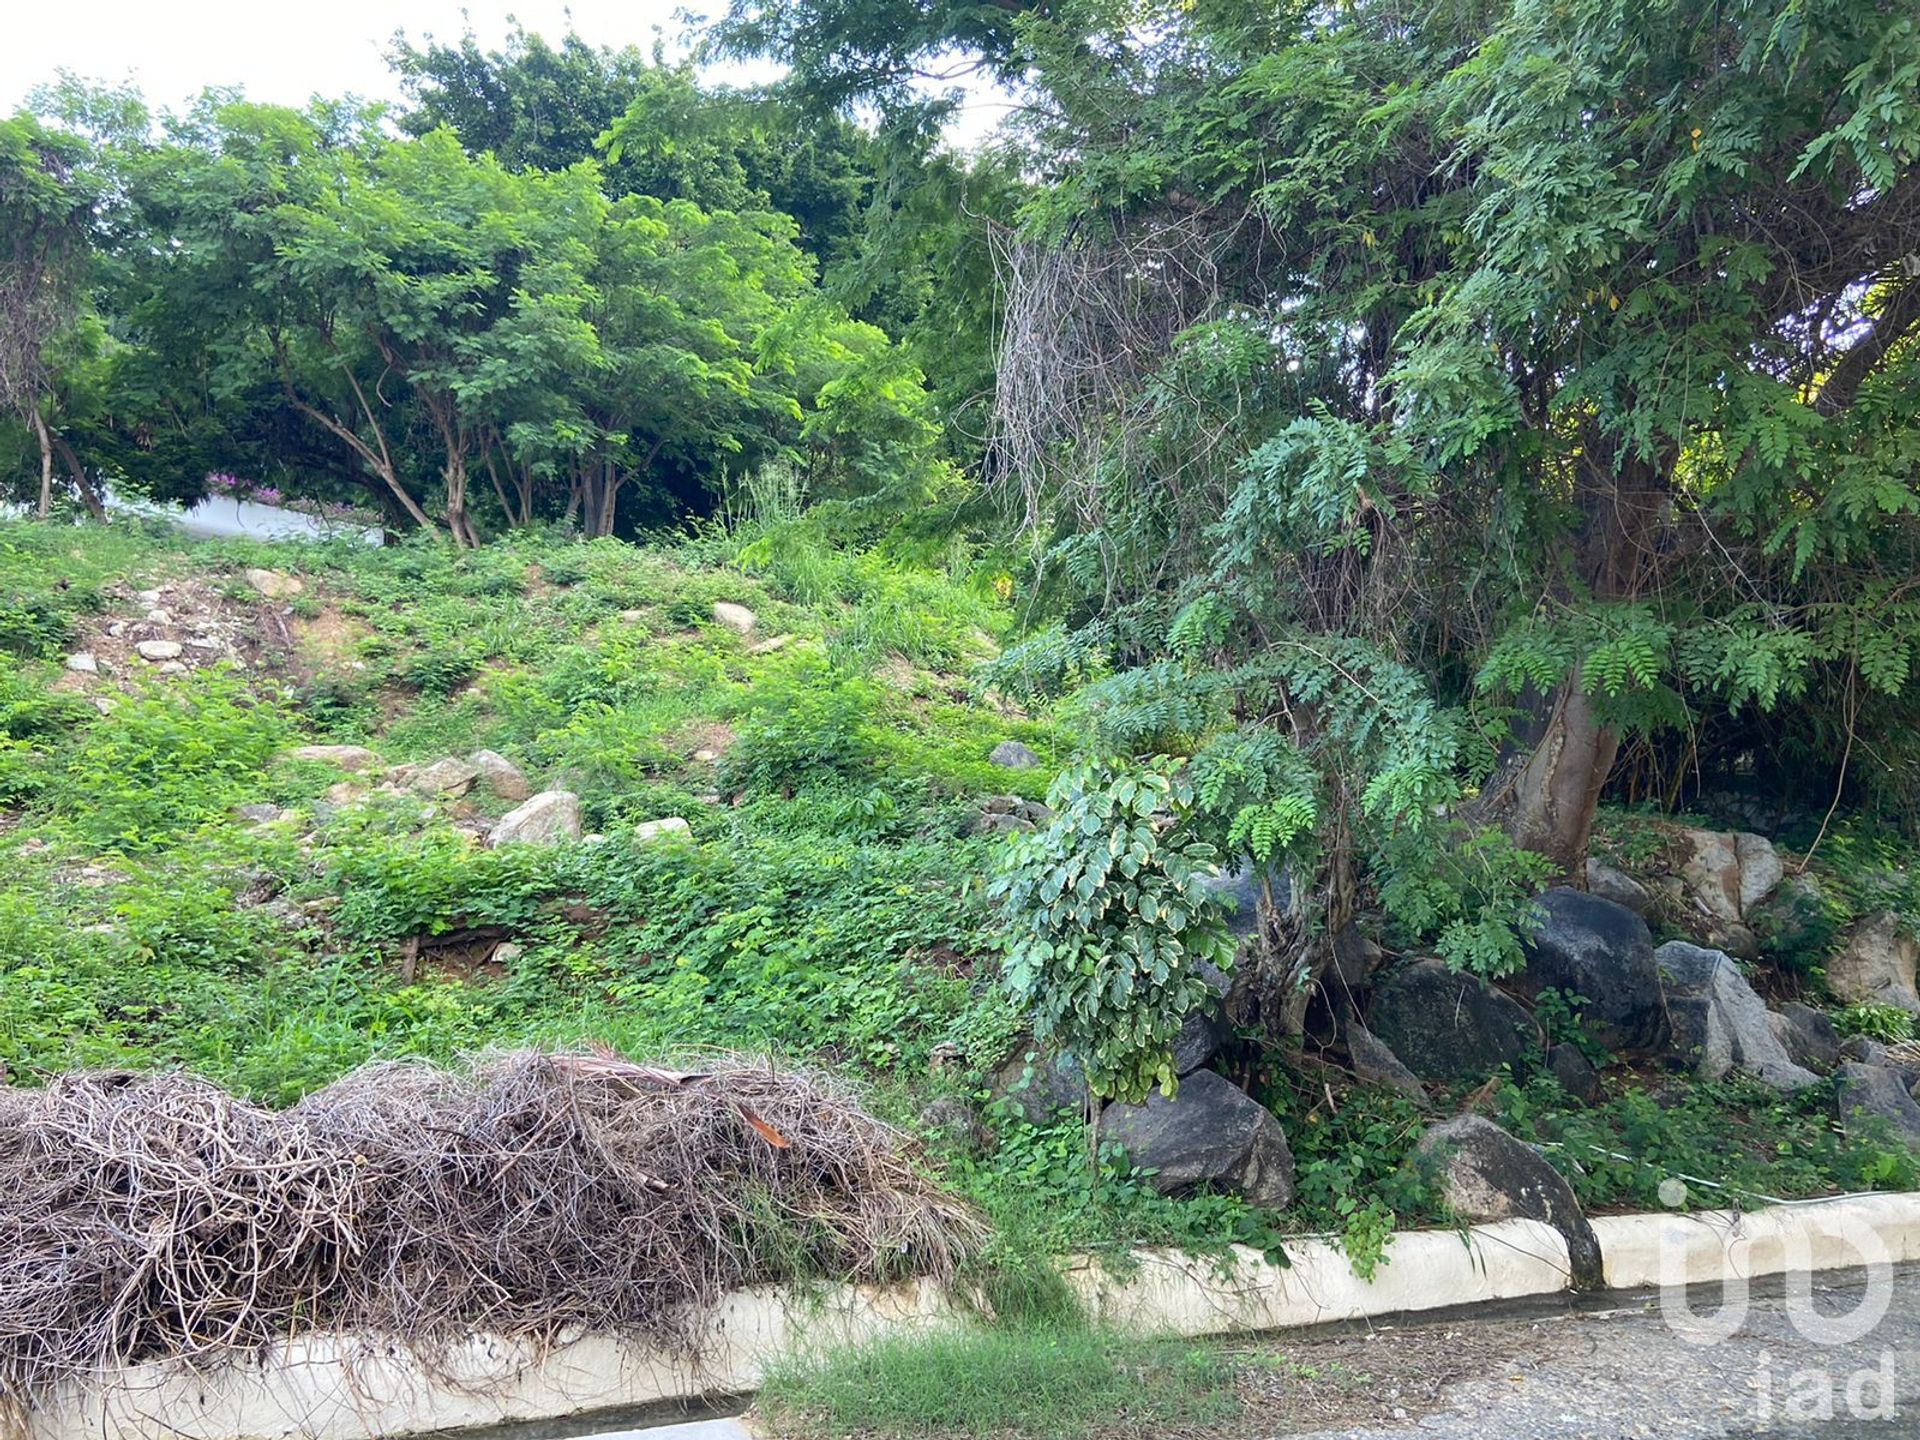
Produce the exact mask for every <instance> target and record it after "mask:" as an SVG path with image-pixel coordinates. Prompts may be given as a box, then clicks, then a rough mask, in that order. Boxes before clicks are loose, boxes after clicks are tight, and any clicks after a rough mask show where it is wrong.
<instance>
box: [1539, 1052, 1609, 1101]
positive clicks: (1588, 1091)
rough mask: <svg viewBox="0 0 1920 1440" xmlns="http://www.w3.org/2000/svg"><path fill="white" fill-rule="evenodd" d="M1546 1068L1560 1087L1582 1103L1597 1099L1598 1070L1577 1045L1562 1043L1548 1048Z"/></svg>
mask: <svg viewBox="0 0 1920 1440" xmlns="http://www.w3.org/2000/svg"><path fill="white" fill-rule="evenodd" d="M1547 1069H1548V1070H1549V1071H1551V1072H1552V1073H1553V1078H1554V1079H1555V1080H1557V1081H1559V1082H1560V1088H1561V1089H1562V1090H1564V1091H1566V1092H1567V1094H1568V1095H1569V1096H1570V1097H1571V1098H1573V1099H1575V1100H1578V1101H1579V1102H1580V1103H1581V1104H1582V1105H1592V1104H1594V1103H1595V1102H1596V1101H1598V1100H1599V1098H1600V1072H1599V1071H1598V1070H1596V1069H1594V1068H1593V1062H1592V1061H1591V1060H1589V1059H1587V1057H1586V1056H1585V1055H1583V1054H1581V1053H1580V1047H1579V1046H1578V1045H1568V1044H1565V1043H1562V1044H1559V1045H1555V1046H1554V1047H1553V1048H1552V1049H1550V1050H1548V1051H1547Z"/></svg>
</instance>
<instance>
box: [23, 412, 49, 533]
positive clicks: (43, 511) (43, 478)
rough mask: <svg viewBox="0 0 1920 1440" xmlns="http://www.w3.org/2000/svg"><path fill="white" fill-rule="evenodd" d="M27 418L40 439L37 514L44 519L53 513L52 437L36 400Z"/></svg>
mask: <svg viewBox="0 0 1920 1440" xmlns="http://www.w3.org/2000/svg"><path fill="white" fill-rule="evenodd" d="M28 419H29V420H31V421H32V423H33V433H34V434H35V435H36V436H37V437H38V438H39V441H40V509H39V512H38V513H39V516H40V518H41V519H42V520H45V519H46V518H47V517H48V516H49V515H51V514H52V513H53V438H52V436H50V435H48V434H47V420H46V417H45V416H44V415H42V414H41V413H40V405H39V403H38V402H37V401H36V402H35V403H34V407H33V410H32V412H31V413H30V414H29V416H28Z"/></svg>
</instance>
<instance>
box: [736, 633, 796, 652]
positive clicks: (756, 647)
mask: <svg viewBox="0 0 1920 1440" xmlns="http://www.w3.org/2000/svg"><path fill="white" fill-rule="evenodd" d="M791 644H793V636H791V635H770V636H768V637H767V638H766V639H765V640H757V641H755V642H754V643H753V644H751V645H749V646H748V647H747V654H749V655H771V654H773V653H774V652H775V651H778V650H784V649H786V648H787V647H788V646H789V645H791Z"/></svg>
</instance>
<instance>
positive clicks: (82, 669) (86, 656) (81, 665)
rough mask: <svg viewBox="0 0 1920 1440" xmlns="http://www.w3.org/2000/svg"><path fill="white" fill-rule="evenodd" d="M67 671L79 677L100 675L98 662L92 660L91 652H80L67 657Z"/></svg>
mask: <svg viewBox="0 0 1920 1440" xmlns="http://www.w3.org/2000/svg"><path fill="white" fill-rule="evenodd" d="M67 669H69V670H72V671H74V672H75V673H77V674H80V675H98V674H99V673H100V662H99V661H98V660H96V659H94V658H93V652H92V651H91V650H82V651H80V652H78V653H77V654H73V655H69V656H67Z"/></svg>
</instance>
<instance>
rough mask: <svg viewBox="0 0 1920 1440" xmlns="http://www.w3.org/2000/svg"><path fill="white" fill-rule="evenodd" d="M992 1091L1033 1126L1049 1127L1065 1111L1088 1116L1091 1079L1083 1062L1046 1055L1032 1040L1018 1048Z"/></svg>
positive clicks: (993, 1082)
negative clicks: (1088, 1087) (1088, 1089)
mask: <svg viewBox="0 0 1920 1440" xmlns="http://www.w3.org/2000/svg"><path fill="white" fill-rule="evenodd" d="M988 1088H989V1089H990V1090H991V1091H992V1092H993V1094H994V1097H995V1098H996V1099H998V1100H1001V1101H1003V1102H1005V1103H1006V1104H1007V1105H1008V1106H1009V1107H1011V1108H1012V1109H1013V1110H1014V1111H1015V1112H1017V1113H1018V1114H1019V1115H1020V1116H1021V1118H1022V1119H1024V1120H1026V1122H1027V1123H1028V1124H1030V1125H1045V1124H1047V1123H1048V1122H1049V1121H1051V1120H1053V1119H1055V1118H1057V1117H1058V1116H1059V1115H1060V1114H1061V1112H1062V1111H1066V1112H1070V1113H1072V1114H1075V1115H1081V1114H1085V1113H1086V1108H1087V1077H1086V1072H1085V1071H1084V1070H1082V1069H1081V1068H1080V1062H1079V1061H1077V1060H1075V1059H1073V1058H1072V1057H1071V1056H1067V1055H1058V1054H1049V1053H1047V1052H1044V1051H1042V1050H1040V1049H1039V1048H1038V1047H1037V1046H1035V1045H1034V1043H1033V1042H1032V1041H1031V1040H1028V1041H1026V1042H1025V1043H1023V1044H1021V1045H1020V1046H1018V1047H1016V1048H1015V1050H1014V1053H1013V1055H1012V1056H1011V1057H1010V1058H1009V1059H1008V1060H1007V1061H1006V1062H1005V1063H1004V1064H1002V1065H1001V1066H1000V1068H999V1069H998V1070H996V1071H995V1072H994V1074H993V1076H992V1078H991V1079H990V1080H989V1081H988Z"/></svg>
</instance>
